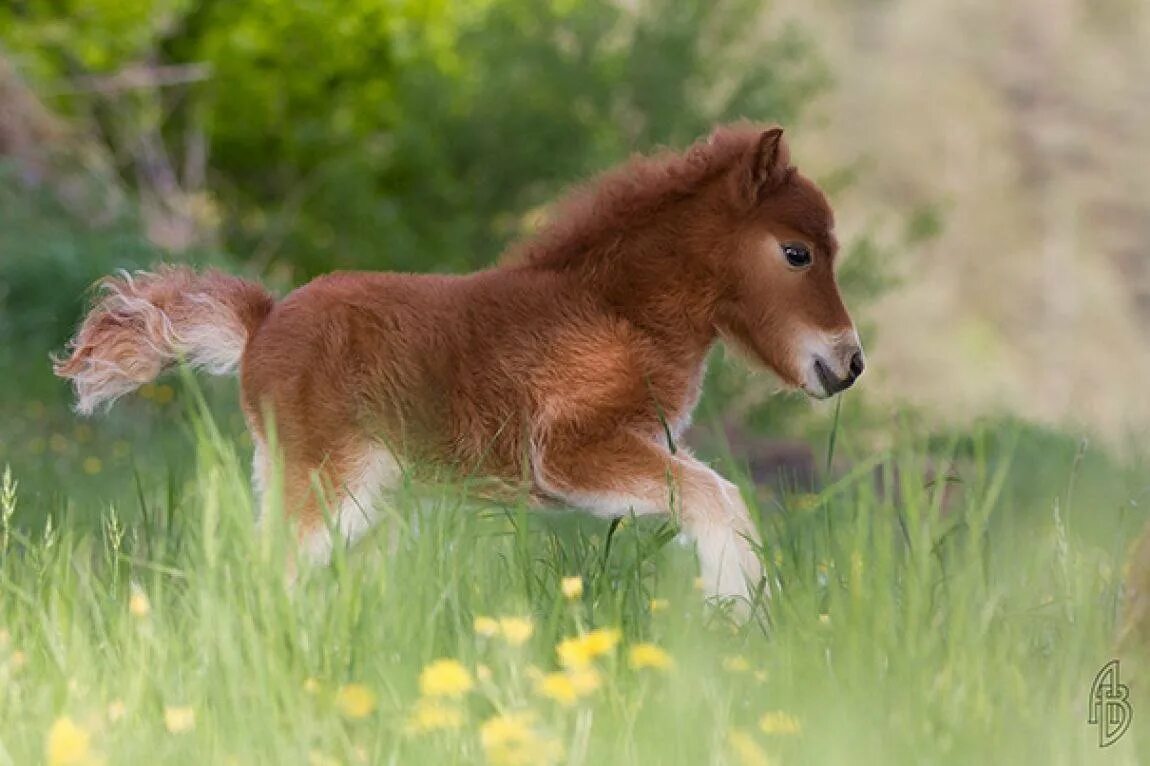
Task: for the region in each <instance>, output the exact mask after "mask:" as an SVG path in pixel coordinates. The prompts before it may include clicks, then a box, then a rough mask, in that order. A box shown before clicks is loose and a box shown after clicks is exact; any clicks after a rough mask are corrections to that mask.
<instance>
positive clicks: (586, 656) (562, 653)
mask: <svg viewBox="0 0 1150 766" xmlns="http://www.w3.org/2000/svg"><path fill="white" fill-rule="evenodd" d="M619 638H620V633H619V631H618V630H615V629H614V628H598V629H596V630H592V631H591V632H589V633H584V634H583V635H582V636H578V637H575V638H565V639H563V640H562V641H560V642H559V645H558V646H557V647H555V651H556V652H557V653H558V654H559V662H560V663H562V664H563V665H564V666H565V667H569V668H579V667H583V666H585V665H587V664H589V663H590V662H591V660H593V659H595V658H596V657H599V656H601V655H604V654H607V653H608V652H610V651H612V650H613V649H614V648H615V645H616V644H617V643H619Z"/></svg>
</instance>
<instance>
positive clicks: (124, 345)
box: [53, 266, 275, 415]
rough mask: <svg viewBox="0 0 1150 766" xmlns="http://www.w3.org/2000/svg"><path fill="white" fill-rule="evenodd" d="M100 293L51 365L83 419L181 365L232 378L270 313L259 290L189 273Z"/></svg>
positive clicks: (107, 285) (106, 284)
mask: <svg viewBox="0 0 1150 766" xmlns="http://www.w3.org/2000/svg"><path fill="white" fill-rule="evenodd" d="M99 291H100V293H101V294H100V297H99V298H98V299H97V301H96V302H95V305H93V306H92V308H91V310H90V311H89V312H88V315H87V316H86V317H85V318H84V321H83V323H82V324H81V325H80V329H79V331H77V333H76V336H75V337H74V338H73V339H72V340H71V341H70V342H69V343H68V346H67V352H66V354H65V355H64V356H61V357H56V358H54V359H53V362H54V364H53V371H54V372H55V373H56V375H58V376H60V377H61V378H67V379H69V380H71V381H72V385H73V387H74V388H75V390H76V407H75V409H76V411H77V412H79V413H81V414H84V415H90V414H91V413H92V412H94V411H95V409H96V408H97V407H99V406H100V405H104V404H106V405H108V406H111V404H112V402H114V401H115V400H116V399H118V398H119V397H121V396H123V395H124V394H126V393H129V392H130V391H134V390H135V389H136V388H139V387H140V386H141V385H143V384H145V383H148V382H150V381H152V380H155V379H156V377H158V376H159V375H160V373H162V372H163V371H164V370H166V369H167V368H169V367H171V366H172V365H173V364H175V363H176V362H178V361H180V360H183V361H186V362H188V363H189V364H191V365H192V366H194V367H198V368H201V369H204V370H206V371H207V372H209V373H211V374H213V375H229V374H233V373H235V371H236V370H237V369H238V367H239V364H240V359H241V357H242V356H243V353H244V348H246V347H247V344H248V340H249V339H250V338H251V337H252V335H253V334H255V332H256V330H258V329H259V327H260V325H261V324H262V323H263V321H264V319H265V318H266V317H267V315H268V314H269V313H270V312H271V310H272V307H273V306H274V305H275V299H274V298H273V297H272V295H271V294H270V293H269V292H268V291H267V290H266V289H265V288H264V287H263V286H262V285H260V284H258V283H256V282H252V281H249V280H246V279H240V278H239V277H233V276H230V275H228V274H224V273H222V272H220V271H216V270H214V269H209V270H207V271H203V272H197V271H195V270H194V269H192V268H190V267H187V266H161V267H159V268H158V269H156V270H155V271H151V272H147V271H140V272H136V273H134V274H129V273H127V272H121V273H120V274H119V275H117V276H113V277H107V278H105V279H103V280H101V281H100V283H99Z"/></svg>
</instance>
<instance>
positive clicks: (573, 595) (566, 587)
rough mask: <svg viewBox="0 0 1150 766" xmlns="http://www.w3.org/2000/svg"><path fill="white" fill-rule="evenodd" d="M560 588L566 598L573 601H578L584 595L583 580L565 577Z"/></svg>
mask: <svg viewBox="0 0 1150 766" xmlns="http://www.w3.org/2000/svg"><path fill="white" fill-rule="evenodd" d="M559 587H560V588H561V589H562V591H563V595H564V596H566V597H567V598H569V599H572V600H574V599H577V598H579V597H580V596H582V595H583V578H582V577H564V578H563V581H562V582H561V583H560V584H559Z"/></svg>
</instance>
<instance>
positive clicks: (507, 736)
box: [479, 712, 563, 766]
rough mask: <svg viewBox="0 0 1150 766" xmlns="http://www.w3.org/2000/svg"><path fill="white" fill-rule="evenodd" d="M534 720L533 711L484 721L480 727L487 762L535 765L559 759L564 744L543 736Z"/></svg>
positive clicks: (480, 738)
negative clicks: (536, 727) (534, 725)
mask: <svg viewBox="0 0 1150 766" xmlns="http://www.w3.org/2000/svg"><path fill="white" fill-rule="evenodd" d="M533 722H534V716H533V715H532V714H531V713H530V712H520V713H505V714H503V715H497V716H495V717H494V718H489V719H488V720H487V721H485V722H484V723H483V725H482V726H481V727H480V729H479V741H480V744H482V745H483V754H484V755H485V756H486V758H487V762H488V763H490V764H492V766H527V765H528V764H530V765H531V766H535V765H536V764H547V763H554V762H555V761H557V760H559V758H561V757H562V755H563V748H562V746H561V745H560V744H559V742H558V741H556V740H554V739H552V738H550V737H544V736H541V735H540V734H539V733H538V732H537V731H535V729H534V728H533V727H532V724H533Z"/></svg>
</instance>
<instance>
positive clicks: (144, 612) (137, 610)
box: [128, 585, 152, 619]
mask: <svg viewBox="0 0 1150 766" xmlns="http://www.w3.org/2000/svg"><path fill="white" fill-rule="evenodd" d="M128 611H129V612H131V613H132V616H133V617H139V618H141V619H143V618H144V617H147V616H148V614H149V613H150V612H151V611H152V604H151V602H149V601H148V594H146V593H144V591H142V590H140V589H139V588H138V587H136V586H135V585H133V586H132V595H131V596H130V597H129V598H128Z"/></svg>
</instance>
